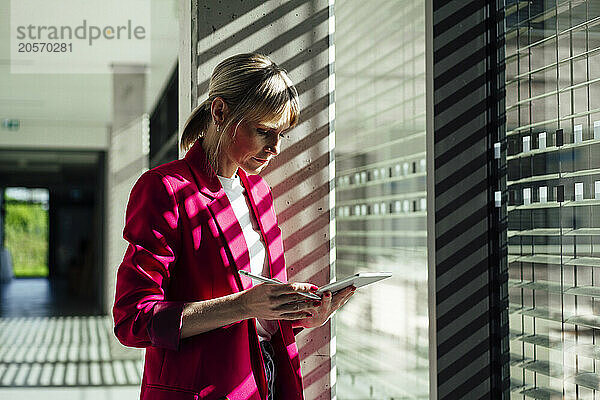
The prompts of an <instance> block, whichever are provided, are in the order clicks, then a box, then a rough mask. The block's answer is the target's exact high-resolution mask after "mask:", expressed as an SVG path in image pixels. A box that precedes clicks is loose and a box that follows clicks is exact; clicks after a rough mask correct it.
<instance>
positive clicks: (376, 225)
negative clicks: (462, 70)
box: [335, 0, 429, 399]
mask: <svg viewBox="0 0 600 400" xmlns="http://www.w3.org/2000/svg"><path fill="white" fill-rule="evenodd" d="M335 21H336V25H335V79H336V101H335V102H336V117H335V118H336V121H335V131H336V139H335V140H336V150H335V159H336V184H335V186H336V190H335V196H336V256H337V260H336V275H337V277H338V278H340V277H345V276H348V275H351V274H354V273H356V272H361V271H389V272H392V273H393V277H392V278H389V279H387V280H385V281H382V282H380V283H377V284H374V285H371V286H369V287H366V288H363V289H360V290H359V291H357V292H356V294H355V295H354V298H353V299H352V301H351V302H349V303H348V304H347V305H346V306H345V307H344V308H343V309H342V310H341V311H340V312H339V313H338V315H337V319H336V324H337V397H338V398H339V399H392V398H394V399H399V398H406V399H427V398H428V391H429V375H428V374H429V373H428V317H427V232H426V224H427V213H426V203H427V202H426V165H425V3H424V2H423V1H422V0H406V1H401V2H400V1H390V0H388V1H384V0H376V1H369V2H365V1H359V0H336V2H335Z"/></svg>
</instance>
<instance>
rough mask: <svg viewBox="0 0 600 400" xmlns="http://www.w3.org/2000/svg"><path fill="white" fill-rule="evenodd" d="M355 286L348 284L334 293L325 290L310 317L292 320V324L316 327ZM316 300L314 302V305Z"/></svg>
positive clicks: (337, 306)
mask: <svg viewBox="0 0 600 400" xmlns="http://www.w3.org/2000/svg"><path fill="white" fill-rule="evenodd" d="M355 290H356V288H355V287H354V286H349V287H347V288H345V289H343V290H340V291H339V292H336V293H335V294H331V292H329V291H327V292H325V293H323V299H322V301H321V302H320V305H319V306H317V307H316V308H315V309H314V310H313V315H312V316H310V317H306V318H303V319H301V320H298V321H294V323H293V326H295V327H296V326H297V327H303V328H316V327H319V326H321V325H323V324H324V323H325V322H327V320H328V319H329V317H330V316H331V314H333V313H334V312H335V311H337V310H338V309H339V308H340V307H342V306H343V305H344V304H346V302H347V301H348V300H350V297H352V295H353V294H354V291H355ZM316 303H317V302H315V305H316Z"/></svg>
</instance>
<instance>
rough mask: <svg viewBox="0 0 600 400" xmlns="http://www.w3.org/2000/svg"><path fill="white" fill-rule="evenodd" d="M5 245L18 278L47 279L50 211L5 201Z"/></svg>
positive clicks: (15, 201)
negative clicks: (42, 277) (39, 277)
mask: <svg viewBox="0 0 600 400" xmlns="http://www.w3.org/2000/svg"><path fill="white" fill-rule="evenodd" d="M5 205H6V221H5V224H4V227H5V234H6V239H5V245H6V247H7V248H8V249H9V250H10V254H11V255H12V262H13V269H14V272H15V276H16V277H31V276H44V277H45V276H48V211H46V210H44V209H43V208H42V205H41V204H35V203H28V202H23V201H17V200H11V199H6V203H5Z"/></svg>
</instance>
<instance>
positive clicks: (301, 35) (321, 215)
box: [180, 0, 335, 399]
mask: <svg viewBox="0 0 600 400" xmlns="http://www.w3.org/2000/svg"><path fill="white" fill-rule="evenodd" d="M180 7H181V8H180V15H181V16H182V20H181V24H182V26H181V28H180V33H181V37H180V40H181V44H182V47H181V49H180V50H181V51H180V119H182V120H183V121H185V119H186V118H187V116H188V115H189V112H190V110H191V109H192V108H193V107H194V106H195V105H196V104H198V102H201V101H204V100H205V99H206V97H207V91H208V81H209V79H210V74H211V72H212V70H213V68H214V67H215V66H216V65H217V64H218V63H219V62H220V61H221V60H223V59H224V58H226V57H228V56H230V55H233V54H237V53H242V52H250V51H258V52H261V53H263V54H266V55H268V56H270V57H271V58H272V59H273V60H274V61H275V62H276V63H278V64H279V65H280V66H282V67H283V68H285V69H286V70H287V71H288V73H289V75H290V77H291V79H292V80H293V81H294V82H295V83H296V86H297V88H298V92H299V94H300V102H301V106H302V111H301V121H300V124H299V126H298V127H296V128H295V129H294V130H293V131H292V132H291V133H290V135H289V137H288V138H286V139H285V140H284V143H283V147H282V153H281V154H280V155H279V157H277V159H276V160H275V163H273V164H272V165H270V166H269V169H268V170H267V171H265V172H264V173H263V174H262V175H263V177H264V178H265V179H266V180H267V182H268V183H269V184H270V185H271V187H272V188H273V194H274V197H275V207H276V210H277V213H278V218H279V224H280V226H281V229H282V231H283V236H284V246H285V249H286V253H285V254H286V261H287V268H288V275H289V278H290V280H293V281H310V282H313V283H315V284H317V285H323V284H325V283H327V282H329V281H330V279H331V277H332V274H331V265H332V262H333V254H335V252H334V249H333V241H332V238H333V234H334V229H333V223H332V218H333V213H332V211H333V205H334V193H333V176H334V164H333V147H334V146H333V137H334V136H333V124H332V122H331V121H332V120H333V112H334V109H333V74H332V66H333V48H332V47H331V46H332V44H331V40H330V38H331V34H332V30H333V17H332V14H333V10H332V8H333V2H331V3H330V2H328V1H326V0H314V1H306V0H296V1H258V0H252V1H244V2H235V3H234V2H220V3H215V2H212V1H208V0H206V1H198V2H188V1H181V2H180ZM180 123H181V121H180ZM331 333H332V328H331V326H330V324H327V325H326V326H323V327H321V328H319V329H314V330H307V331H306V332H303V333H301V334H300V335H298V337H297V338H296V339H297V343H298V345H299V347H300V354H301V362H302V364H301V365H302V374H303V377H304V387H305V395H306V398H307V399H329V398H332V397H333V396H334V393H335V389H334V387H335V386H334V384H335V367H334V365H335V363H334V362H332V357H333V355H334V353H335V344H334V343H335V341H334V340H332V334H331ZM332 388H333V389H332Z"/></svg>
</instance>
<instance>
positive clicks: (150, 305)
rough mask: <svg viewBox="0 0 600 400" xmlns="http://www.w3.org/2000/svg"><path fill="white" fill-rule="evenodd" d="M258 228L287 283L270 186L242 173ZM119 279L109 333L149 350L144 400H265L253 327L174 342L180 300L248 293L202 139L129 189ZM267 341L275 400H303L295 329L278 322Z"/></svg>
mask: <svg viewBox="0 0 600 400" xmlns="http://www.w3.org/2000/svg"><path fill="white" fill-rule="evenodd" d="M238 173H239V175H240V178H241V181H242V184H243V185H244V187H245V188H246V191H247V193H248V194H249V198H250V202H251V204H252V209H253V211H254V213H255V215H256V216H257V219H258V221H259V225H260V229H261V231H262V234H263V237H264V240H265V242H266V248H267V256H268V261H269V264H270V268H271V276H272V277H274V278H277V279H280V280H281V281H284V282H285V281H287V279H286V271H285V260H284V256H283V242H282V238H281V231H280V229H279V227H278V226H277V219H276V216H275V211H274V209H273V198H272V195H271V191H270V188H269V186H268V185H267V184H266V182H265V181H264V180H263V179H262V178H261V177H259V176H258V175H249V176H247V175H246V174H245V173H244V172H243V171H242V170H241V169H240V170H239V171H238ZM123 237H124V238H125V239H126V240H127V241H128V242H129V246H128V248H127V251H126V253H125V256H124V258H123V262H122V263H121V265H120V266H119V269H118V272H117V287H116V297H115V304H114V307H113V316H114V322H115V327H114V330H115V335H116V336H117V338H118V339H119V340H120V341H121V343H123V344H124V345H126V346H133V347H145V348H146V359H145V365H144V375H143V379H142V388H141V399H152V400H162V399H165V400H166V399H169V400H184V399H185V400H187V399H189V400H192V399H207V400H212V399H222V398H225V397H226V398H227V399H230V400H261V399H262V400H264V399H265V398H266V392H267V386H266V379H265V374H264V367H263V359H262V353H261V351H260V348H259V342H258V336H257V333H256V324H255V320H253V319H251V320H243V321H240V322H236V323H233V324H230V325H228V326H224V327H222V328H218V329H215V330H212V331H210V332H206V333H203V334H200V335H196V336H193V337H190V338H185V339H181V340H180V329H181V312H182V309H183V305H184V303H186V302H190V301H198V300H206V299H211V298H215V297H220V296H225V295H228V294H231V293H234V292H238V291H241V290H244V289H247V288H249V287H251V286H252V282H251V280H250V279H249V278H246V277H244V276H240V274H239V273H238V270H239V269H245V270H248V271H249V270H250V265H249V264H250V258H249V253H248V248H247V246H246V243H245V241H244V238H243V236H242V230H241V227H240V225H239V223H238V221H237V219H236V217H235V214H234V213H233V210H232V208H231V205H230V203H229V201H228V199H227V196H226V195H225V192H224V191H223V189H222V187H221V184H220V182H219V180H218V178H217V176H216V175H215V173H214V172H213V170H212V168H211V167H210V166H209V164H208V161H207V158H206V155H205V154H204V151H203V149H202V146H201V140H198V141H197V142H196V143H195V144H194V146H192V148H191V149H190V150H189V152H188V153H187V155H186V156H185V158H184V159H182V160H177V161H173V162H171V163H168V164H165V165H161V166H159V167H157V168H154V169H152V170H150V171H148V172H146V173H144V174H143V175H142V176H141V177H140V178H139V180H138V181H137V183H136V184H135V186H134V187H133V189H132V191H131V195H130V197H129V203H128V205H127V213H126V222H125V229H124V231H123ZM279 325H280V330H279V332H278V333H277V334H275V335H274V336H273V338H272V344H273V347H274V349H275V359H276V362H277V368H278V370H277V380H276V397H277V398H279V399H285V400H301V399H303V395H302V379H301V376H300V361H299V357H298V349H297V347H296V343H295V337H294V331H293V330H292V327H291V324H290V323H289V322H285V321H280V322H279Z"/></svg>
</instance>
